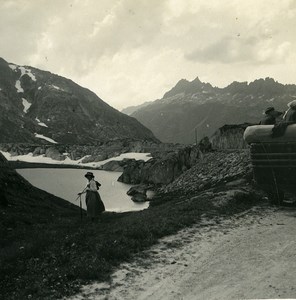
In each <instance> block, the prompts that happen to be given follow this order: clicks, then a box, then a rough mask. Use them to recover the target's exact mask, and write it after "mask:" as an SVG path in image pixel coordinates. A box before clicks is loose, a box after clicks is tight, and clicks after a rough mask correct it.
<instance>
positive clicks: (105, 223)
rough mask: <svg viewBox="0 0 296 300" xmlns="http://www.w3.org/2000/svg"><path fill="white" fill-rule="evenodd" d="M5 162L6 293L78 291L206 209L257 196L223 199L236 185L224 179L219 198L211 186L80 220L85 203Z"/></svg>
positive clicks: (230, 207)
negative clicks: (57, 193)
mask: <svg viewBox="0 0 296 300" xmlns="http://www.w3.org/2000/svg"><path fill="white" fill-rule="evenodd" d="M0 159H1V157H0ZM0 164H1V161H0ZM0 167H1V169H0V183H1V185H0V187H1V188H2V189H3V187H5V190H6V194H7V200H8V206H4V205H2V206H0V215H1V220H0V257H1V261H0V268H1V273H0V298H1V299H25V298H28V296H29V295H31V296H30V298H31V299H56V298H59V297H62V296H65V295H71V294H73V293H74V292H76V291H78V289H79V286H80V285H81V284H82V283H87V282H89V281H91V280H105V279H108V278H109V277H108V276H109V275H110V273H111V271H112V268H114V267H115V266H116V265H118V264H119V263H120V262H122V261H124V260H128V259H130V258H132V256H133V255H134V254H135V253H137V252H139V251H141V250H143V249H145V248H147V247H149V246H150V245H152V244H154V243H156V242H157V240H158V238H160V237H162V236H165V235H168V234H172V233H175V232H176V231H178V230H179V229H181V228H184V227H186V226H190V225H191V224H193V223H196V222H198V221H199V220H200V218H201V216H202V215H208V216H216V215H221V214H225V215H227V214H233V213H235V212H237V211H241V210H243V209H245V208H247V207H249V206H250V205H252V203H253V200H254V199H255V198H256V197H257V196H256V195H255V194H254V193H253V191H251V190H249V192H247V193H245V194H244V193H230V194H231V195H232V196H230V197H226V198H225V197H224V200H222V201H220V199H221V191H222V190H223V191H225V190H227V189H233V187H231V188H226V187H223V188H221V187H217V188H216V192H217V195H218V194H219V197H218V198H219V199H218V198H217V197H216V198H215V197H214V196H213V193H211V196H210V197H209V196H208V193H207V192H204V193H201V194H200V195H191V196H188V195H187V196H186V197H184V196H182V194H178V193H173V194H164V195H161V196H159V197H158V198H157V199H156V200H155V201H154V202H153V203H152V204H151V207H150V208H149V209H148V210H144V211H141V212H133V213H123V214H116V213H104V214H103V215H102V216H101V218H100V219H99V220H97V221H96V222H94V223H92V222H90V221H88V220H87V219H86V217H85V216H84V218H83V219H82V220H80V213H79V208H78V207H74V206H73V205H71V204H69V203H67V202H65V201H63V200H61V199H59V198H57V197H54V196H52V195H50V194H48V193H46V192H44V191H41V190H39V189H36V188H34V187H32V186H31V185H30V184H28V183H27V182H26V181H25V180H24V179H22V178H21V177H20V176H19V175H18V174H17V173H15V172H14V171H13V170H11V169H10V168H9V167H8V166H3V164H2V165H1V166H0ZM212 192H215V190H214V189H212ZM222 198H223V197H222Z"/></svg>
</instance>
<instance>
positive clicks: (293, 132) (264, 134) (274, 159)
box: [244, 124, 296, 204]
mask: <svg viewBox="0 0 296 300" xmlns="http://www.w3.org/2000/svg"><path fill="white" fill-rule="evenodd" d="M272 128H273V125H255V126H249V127H247V128H246V130H245V132H244V139H245V141H246V142H247V143H248V144H249V145H250V154H251V161H252V165H253V174H254V180H255V181H256V183H257V184H258V185H259V186H260V187H261V188H262V189H263V190H265V191H266V193H267V195H268V198H269V199H270V201H271V202H272V203H275V204H281V203H283V201H284V196H285V194H289V195H293V194H295V195H296V124H293V125H289V126H288V127H287V128H286V130H285V133H284V135H283V136H280V137H276V138H273V137H272Z"/></svg>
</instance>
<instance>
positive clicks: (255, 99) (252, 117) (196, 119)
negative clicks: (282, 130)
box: [124, 77, 296, 144]
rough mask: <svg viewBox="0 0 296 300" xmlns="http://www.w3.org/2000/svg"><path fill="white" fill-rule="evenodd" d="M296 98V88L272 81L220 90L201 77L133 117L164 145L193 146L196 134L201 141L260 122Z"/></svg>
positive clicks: (181, 83)
mask: <svg viewBox="0 0 296 300" xmlns="http://www.w3.org/2000/svg"><path fill="white" fill-rule="evenodd" d="M293 99H296V85H294V84H287V85H283V84H281V83H278V82H276V81H275V80H274V79H272V78H265V79H258V80H255V81H253V82H251V83H247V82H233V83H231V84H230V85H229V86H227V87H225V88H218V87H213V86H212V85H211V84H210V83H203V82H201V81H200V80H199V78H198V77H197V78H196V79H194V80H193V81H191V82H190V81H187V80H185V79H182V80H180V81H179V82H178V83H177V84H176V86H174V87H173V88H172V89H171V90H170V91H168V92H167V93H165V94H164V96H163V98H162V99H159V100H155V101H153V102H151V103H150V104H148V105H145V106H144V107H141V106H139V107H138V109H136V110H135V108H133V109H134V112H133V113H132V114H131V116H133V117H135V118H136V119H137V120H139V121H140V122H141V123H142V124H143V125H145V126H146V127H148V128H149V129H150V130H151V131H152V132H153V133H154V134H155V136H156V137H157V138H159V139H160V140H161V141H162V142H173V143H185V144H190V143H194V142H195V136H196V134H195V133H197V139H198V140H200V139H201V138H203V137H204V136H211V135H212V134H213V133H214V132H215V131H216V130H217V129H218V128H220V127H221V126H223V125H225V124H241V123H244V122H249V123H258V122H259V120H260V119H261V118H262V116H263V115H262V114H263V112H264V110H265V108H266V107H269V106H274V107H275V108H276V109H278V110H282V111H284V110H286V109H287V103H288V102H289V101H291V100H293ZM124 111H128V109H126V110H124Z"/></svg>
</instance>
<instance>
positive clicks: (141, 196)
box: [132, 194, 147, 202]
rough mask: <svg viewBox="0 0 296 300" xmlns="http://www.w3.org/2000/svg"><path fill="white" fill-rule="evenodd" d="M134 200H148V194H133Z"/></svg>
mask: <svg viewBox="0 0 296 300" xmlns="http://www.w3.org/2000/svg"><path fill="white" fill-rule="evenodd" d="M132 200H133V201H134V202H145V201H147V196H146V195H143V194H135V195H133V196H132Z"/></svg>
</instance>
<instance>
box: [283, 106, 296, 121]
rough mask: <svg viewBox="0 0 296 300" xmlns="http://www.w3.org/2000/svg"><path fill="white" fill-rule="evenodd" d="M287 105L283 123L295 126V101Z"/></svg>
mask: <svg viewBox="0 0 296 300" xmlns="http://www.w3.org/2000/svg"><path fill="white" fill-rule="evenodd" d="M287 105H288V107H289V108H288V110H287V111H286V112H285V114H284V116H283V119H284V122H286V123H288V124H295V123H296V100H293V101H291V102H289V103H288V104H287Z"/></svg>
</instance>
